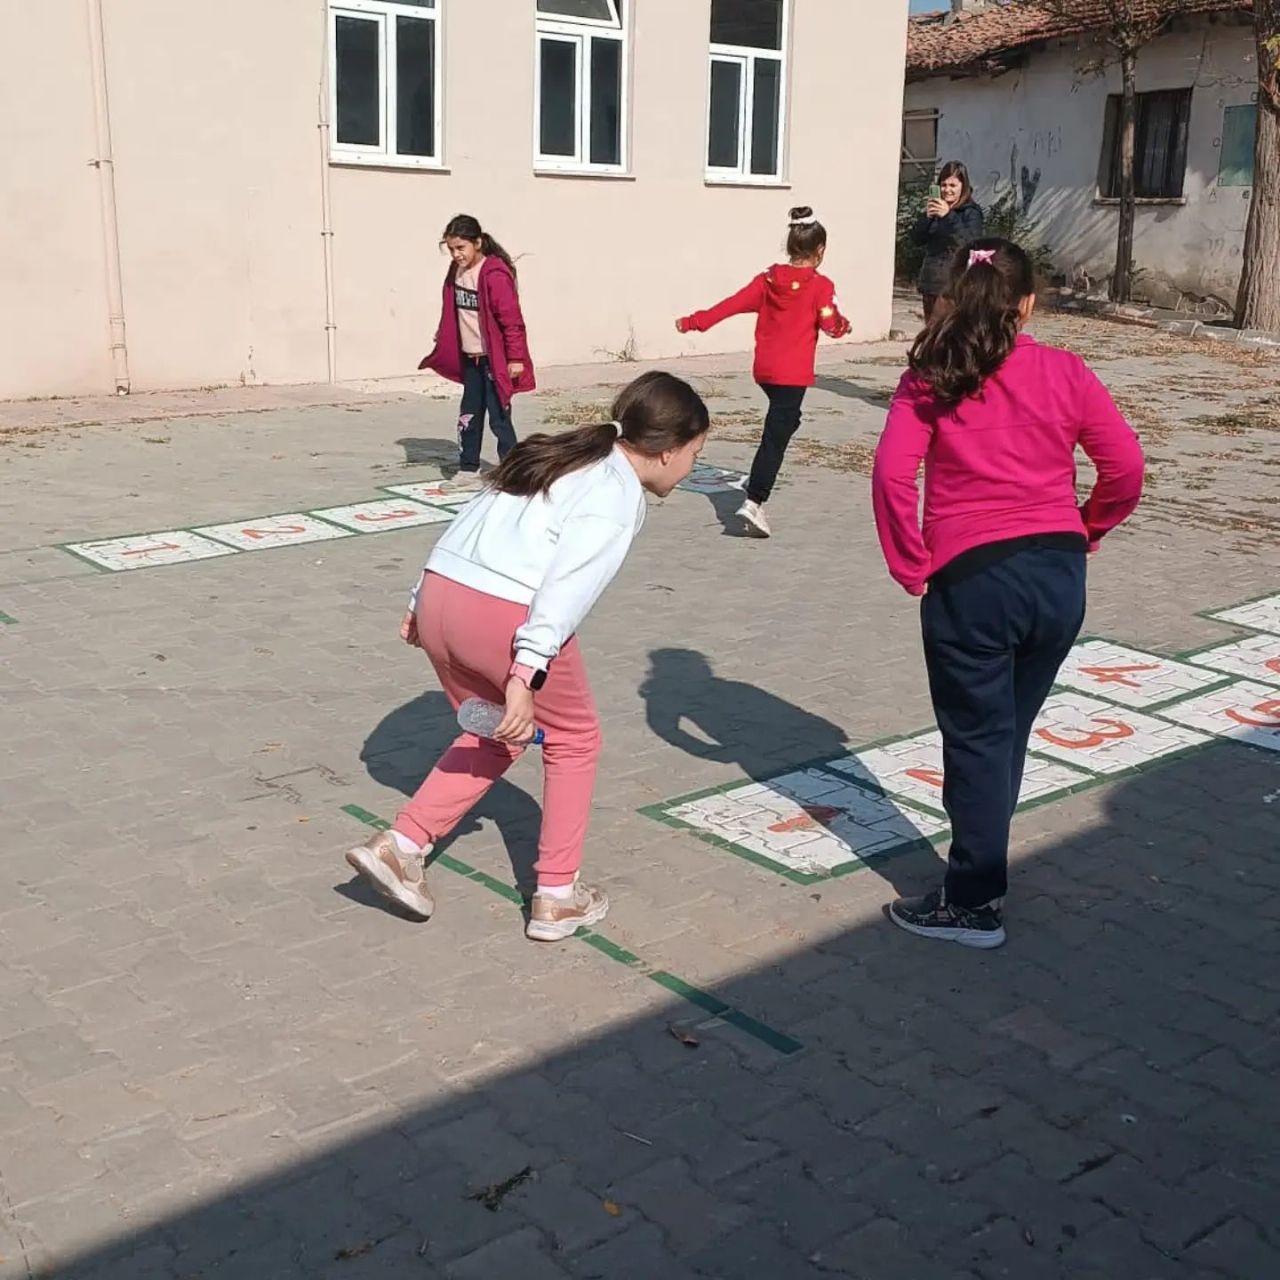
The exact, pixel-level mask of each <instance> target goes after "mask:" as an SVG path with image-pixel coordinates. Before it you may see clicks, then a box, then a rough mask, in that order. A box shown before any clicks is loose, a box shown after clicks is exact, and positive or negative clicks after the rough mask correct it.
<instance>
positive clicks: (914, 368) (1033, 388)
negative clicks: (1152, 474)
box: [872, 239, 1143, 947]
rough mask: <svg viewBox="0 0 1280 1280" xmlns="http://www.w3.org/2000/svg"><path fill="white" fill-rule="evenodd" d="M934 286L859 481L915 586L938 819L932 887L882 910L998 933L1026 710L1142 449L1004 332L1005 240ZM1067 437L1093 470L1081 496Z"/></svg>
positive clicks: (1015, 270)
mask: <svg viewBox="0 0 1280 1280" xmlns="http://www.w3.org/2000/svg"><path fill="white" fill-rule="evenodd" d="M948 297H949V298H950V300H951V307H950V308H949V309H948V310H947V311H946V312H945V313H938V312H935V315H934V318H933V320H932V321H931V322H930V324H929V325H928V326H927V327H926V328H925V330H924V331H923V332H922V333H921V334H920V336H919V337H918V338H917V339H916V342H915V345H914V346H913V347H912V348H911V356H910V366H911V367H910V369H909V370H908V371H907V373H905V374H904V375H903V377H902V381H901V382H900V383H899V384H898V390H897V393H896V394H895V395H894V398H893V403H892V405H891V407H890V409H889V418H888V422H887V423H886V425H885V429H884V434H883V436H882V437H881V439H880V445H879V448H878V450H877V451H876V461H875V469H874V473H873V478H872V490H873V493H872V496H873V501H874V505H875V516H876V528H877V530H878V532H879V534H880V545H881V547H882V549H883V551H884V556H885V560H886V561H887V562H888V565H889V572H890V574H892V576H893V577H894V578H895V579H896V580H897V581H898V582H899V583H900V584H901V585H902V587H903V588H904V589H905V590H906V591H908V592H909V593H910V594H911V595H914V596H923V597H924V598H923V600H922V601H921V607H920V618H921V627H922V631H923V634H924V656H925V665H926V667H927V668H928V672H929V692H930V694H931V696H932V699H933V708H934V714H935V716H936V717H937V721H938V728H939V729H940V730H941V732H942V753H943V791H942V796H943V805H944V807H945V809H946V811H947V815H948V816H949V817H950V819H951V850H950V855H949V858H948V868H947V876H946V881H945V883H944V885H943V887H942V888H941V889H936V890H934V891H933V892H932V893H929V894H927V895H925V896H924V897H922V898H903V899H899V900H898V901H897V902H895V903H893V904H892V906H891V907H890V909H889V910H890V918H891V919H892V920H893V922H894V923H895V924H897V925H899V926H901V927H902V928H903V929H906V930H907V931H908V932H910V933H915V934H918V935H920V936H921V937H926V938H939V939H943V940H946V941H951V942H959V943H962V944H963V945H965V946H969V947H998V946H1000V944H1001V943H1003V942H1004V938H1005V934H1004V922H1003V903H1004V894H1005V886H1006V879H1007V871H1008V862H1009V823H1010V819H1011V817H1012V815H1013V811H1014V809H1015V808H1016V807H1017V803H1018V792H1019V789H1020V787H1021V785H1022V771H1023V766H1024V764H1025V762H1026V755H1027V743H1028V741H1029V739H1030V735H1031V728H1032V723H1033V722H1034V720H1035V718H1036V716H1037V715H1038V714H1039V713H1040V708H1041V707H1042V706H1043V704H1044V700H1045V698H1046V697H1047V696H1048V693H1049V690H1050V688H1051V687H1052V685H1053V682H1054V679H1055V678H1056V676H1057V674H1058V668H1059V667H1060V666H1061V665H1062V662H1063V660H1064V659H1065V658H1066V656H1067V653H1068V651H1069V650H1070V648H1071V646H1072V645H1073V644H1074V643H1075V640H1076V636H1077V635H1078V634H1079V631H1080V626H1081V623H1082V622H1083V621H1084V609H1085V559H1086V556H1087V554H1088V553H1089V552H1091V551H1094V550H1096V549H1097V547H1098V544H1099V542H1100V541H1101V540H1102V538H1103V536H1104V535H1105V534H1106V533H1107V532H1108V531H1110V530H1111V529H1113V528H1115V526H1116V525H1118V524H1119V523H1120V522H1121V521H1122V520H1124V519H1125V518H1126V517H1127V516H1128V515H1129V514H1130V513H1131V512H1132V511H1133V509H1134V508H1135V507H1136V506H1137V505H1138V499H1139V496H1140V494H1141V491H1142V473H1143V460H1142V449H1141V447H1140V446H1139V444H1138V439H1137V437H1136V436H1135V435H1134V433H1133V430H1132V428H1131V427H1130V426H1129V424H1128V423H1127V422H1126V421H1125V420H1124V418H1123V417H1122V416H1121V415H1120V411H1119V410H1118V409H1117V408H1116V406H1115V404H1114V403H1113V401H1112V399H1111V397H1110V395H1108V394H1107V390H1106V388H1105V387H1104V386H1103V385H1102V383H1101V382H1099V381H1098V379H1097V377H1096V376H1095V375H1094V374H1093V373H1092V372H1091V371H1090V369H1089V368H1088V366H1087V365H1086V364H1085V363H1084V361H1083V360H1081V359H1080V357H1079V356H1076V355H1073V354H1072V353H1071V352H1068V351H1058V350H1054V349H1052V348H1049V347H1042V346H1040V345H1039V344H1038V343H1036V342H1035V341H1034V340H1033V339H1032V338H1031V337H1030V336H1028V335H1027V334H1025V333H1023V332H1022V328H1023V326H1024V325H1025V324H1026V322H1027V321H1028V320H1029V319H1030V318H1031V313H1032V311H1033V310H1034V308H1035V301H1036V299H1035V276H1034V272H1033V269H1032V266H1031V261H1030V259H1029V258H1028V257H1027V255H1026V254H1025V253H1024V252H1023V251H1022V250H1021V249H1020V248H1019V247H1018V246H1017V245H1015V244H1012V243H1010V242H1009V241H1007V240H999V239H984V240H978V241H975V242H974V243H973V244H972V245H969V246H967V247H965V248H963V249H961V250H960V251H959V253H958V254H957V255H956V259H955V261H954V263H953V265H952V275H951V286H950V289H949V292H948ZM1077 446H1079V447H1080V448H1082V449H1083V450H1084V451H1085V453H1086V454H1088V456H1089V457H1090V459H1091V460H1092V461H1093V464H1094V467H1095V468H1096V470H1097V483H1096V484H1095V485H1094V487H1093V492H1092V493H1091V494H1090V495H1089V497H1088V499H1087V500H1086V501H1085V502H1084V504H1083V505H1080V504H1078V503H1077V500H1076V488H1075V479H1076V469H1075V452H1076V447H1077ZM921 463H923V464H924V518H923V522H922V521H921V518H920V515H919V491H918V489H917V474H918V472H919V469H920V465H921Z"/></svg>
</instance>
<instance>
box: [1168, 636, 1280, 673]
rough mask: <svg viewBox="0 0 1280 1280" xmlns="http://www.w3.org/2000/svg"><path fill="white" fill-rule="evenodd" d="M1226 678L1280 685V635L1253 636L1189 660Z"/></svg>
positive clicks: (1206, 650) (1216, 647)
mask: <svg viewBox="0 0 1280 1280" xmlns="http://www.w3.org/2000/svg"><path fill="white" fill-rule="evenodd" d="M1188 661H1190V662H1194V663H1195V664H1196V666H1198V667H1208V668H1209V669H1210V670H1212V671H1219V672H1221V673H1222V674H1223V675H1229V676H1242V677H1243V678H1244V679H1246V680H1261V681H1262V682H1263V683H1264V684H1274V685H1280V635H1275V636H1273V635H1266V634H1264V635H1259V636H1249V637H1248V639H1246V640H1231V641H1228V642H1227V643H1226V644H1220V645H1216V646H1215V647H1214V648H1212V649H1204V650H1202V651H1201V652H1200V653H1197V654H1194V655H1192V657H1191V658H1189V659H1188Z"/></svg>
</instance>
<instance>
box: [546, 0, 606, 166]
mask: <svg viewBox="0 0 1280 1280" xmlns="http://www.w3.org/2000/svg"><path fill="white" fill-rule="evenodd" d="M536 3H537V58H536V63H535V68H534V111H533V157H534V167H535V168H537V169H545V170H551V171H559V172H587V173H625V172H626V168H627V127H626V124H627V23H626V16H627V15H626V14H625V13H624V12H623V0H536Z"/></svg>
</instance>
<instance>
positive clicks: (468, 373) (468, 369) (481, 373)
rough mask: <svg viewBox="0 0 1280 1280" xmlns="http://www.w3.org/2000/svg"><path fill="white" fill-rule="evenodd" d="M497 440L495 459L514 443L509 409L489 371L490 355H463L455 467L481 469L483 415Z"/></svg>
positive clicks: (461, 469)
mask: <svg viewBox="0 0 1280 1280" xmlns="http://www.w3.org/2000/svg"><path fill="white" fill-rule="evenodd" d="M486 414H487V415H488V417H489V427H490V429H491V430H492V431H493V434H494V435H495V436H496V437H497V440H498V461H499V462H501V461H502V459H503V458H505V457H506V456H507V454H509V453H510V452H511V450H512V449H514V448H515V447H516V429H515V427H513V426H512V425H511V409H510V407H506V408H504V407H503V404H502V401H501V400H500V399H499V398H498V388H497V387H496V386H495V385H494V382H493V374H492V373H490V371H489V357H488V356H481V357H480V359H479V360H475V359H473V358H472V357H471V356H463V368H462V405H461V406H460V407H459V409H458V453H459V458H458V470H459V471H479V470H480V446H481V444H482V443H483V442H484V420H485V415H486Z"/></svg>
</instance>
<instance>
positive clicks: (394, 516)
mask: <svg viewBox="0 0 1280 1280" xmlns="http://www.w3.org/2000/svg"><path fill="white" fill-rule="evenodd" d="M309 514H310V515H313V516H317V517H319V518H320V519H322V520H331V521H332V522H333V523H334V524H339V525H341V526H342V527H343V528H344V529H352V530H354V531H355V532H356V533H385V532H386V531H387V530H388V529H408V528H411V527H412V526H413V525H418V524H443V523H445V522H447V521H449V520H452V519H453V514H452V513H451V512H449V511H444V510H442V509H441V508H439V507H427V506H423V504H422V503H420V502H411V501H410V500H409V499H408V498H382V499H380V500H378V501H377V502H357V503H356V504H355V505H354V506H350V507H326V508H325V509H324V510H323V511H312V512H310V513H309Z"/></svg>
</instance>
